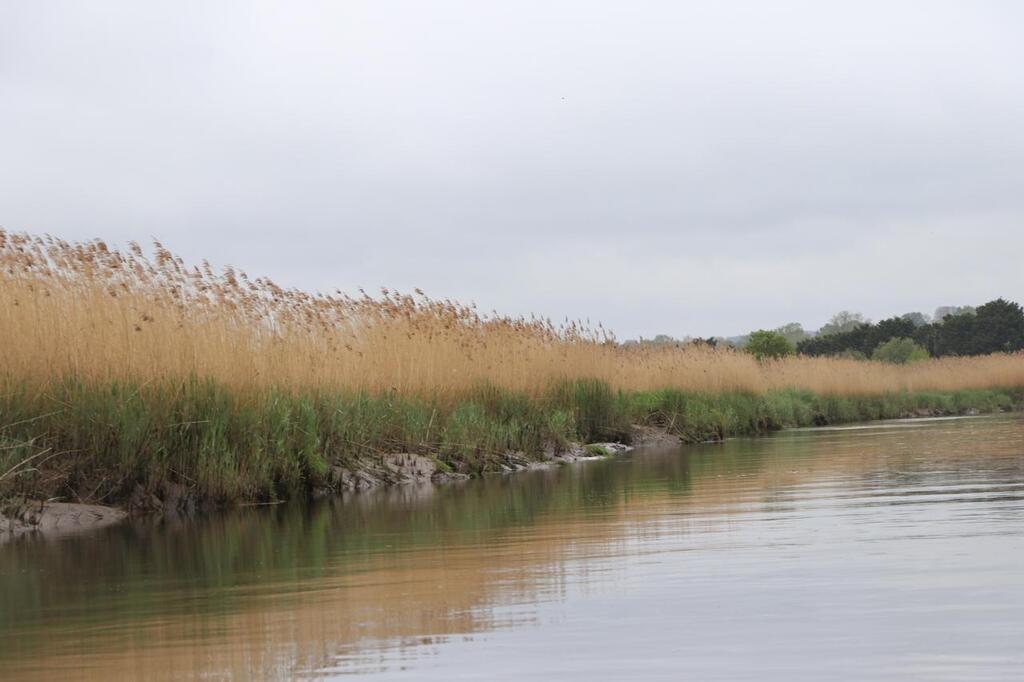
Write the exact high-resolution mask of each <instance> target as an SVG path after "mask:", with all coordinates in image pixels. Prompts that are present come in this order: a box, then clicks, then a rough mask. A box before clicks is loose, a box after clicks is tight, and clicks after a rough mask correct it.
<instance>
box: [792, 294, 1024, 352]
mask: <svg viewBox="0 0 1024 682" xmlns="http://www.w3.org/2000/svg"><path fill="white" fill-rule="evenodd" d="M936 312H937V319H936V321H935V322H933V323H931V324H928V323H927V319H926V318H925V316H924V315H923V314H921V313H907V314H906V315H903V316H901V317H891V318H889V319H886V320H882V321H880V322H877V323H875V324H871V323H869V322H866V321H865V320H864V319H863V317H861V316H860V315H856V314H853V313H849V312H845V311H844V312H842V313H839V314H838V315H836V316H835V317H834V318H833V320H832V322H830V323H829V324H827V325H825V326H824V327H822V328H821V331H819V332H818V335H817V336H815V337H813V338H809V339H804V340H803V341H800V342H799V343H797V347H796V348H797V352H799V353H800V354H801V355H831V356H839V355H844V354H846V356H847V357H849V354H850V353H851V352H852V353H859V354H861V355H863V356H864V357H873V354H874V352H875V349H876V348H878V347H879V346H880V345H881V344H883V343H885V342H887V341H889V340H890V339H910V340H911V341H913V342H914V343H916V344H917V345H919V346H920V347H921V348H922V349H924V350H925V351H926V352H927V353H928V355H930V356H932V357H942V356H947V355H958V356H965V355H987V354H989V353H1012V352H1014V351H1019V350H1024V309H1022V308H1021V306H1020V305H1018V304H1017V303H1014V302H1012V301H1006V300H1004V299H1002V298H997V299H996V300H994V301H989V302H988V303H986V304H985V305H982V306H979V307H978V308H976V309H975V308H971V307H964V308H951V307H950V308H940V309H939V310H938V311H936Z"/></svg>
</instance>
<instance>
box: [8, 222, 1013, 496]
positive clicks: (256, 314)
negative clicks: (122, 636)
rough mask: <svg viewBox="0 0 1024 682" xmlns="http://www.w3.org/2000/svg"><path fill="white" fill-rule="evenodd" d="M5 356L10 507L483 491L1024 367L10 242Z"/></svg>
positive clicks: (945, 393)
mask: <svg viewBox="0 0 1024 682" xmlns="http://www.w3.org/2000/svg"><path fill="white" fill-rule="evenodd" d="M0 349H2V353H0V500H2V499H3V498H4V496H8V497H10V496H11V495H23V496H27V497H57V498H64V499H78V500H99V501H108V502H124V501H126V500H128V499H130V498H131V499H135V498H138V497H139V496H140V494H143V495H142V496H143V497H145V496H146V495H151V494H152V493H153V492H154V491H155V492H156V493H158V494H172V493H168V492H167V491H168V490H172V489H174V488H176V487H181V486H184V487H187V488H188V489H189V490H190V491H192V492H191V493H190V496H191V497H192V498H193V499H201V500H204V501H205V500H211V501H214V502H218V503H219V502H232V501H239V500H276V499H282V498H284V497H288V496H291V495H294V494H296V493H299V492H302V491H310V490H321V489H324V488H331V487H335V486H338V485H340V479H339V477H340V476H341V473H339V471H340V470H341V469H343V468H345V467H350V466H357V465H359V463H360V462H364V461H365V459H366V458H367V457H373V456H375V455H377V454H384V453H389V452H391V453H394V452H415V453H419V454H423V455H427V456H430V457H434V458H435V459H436V460H438V462H439V465H440V466H442V467H445V466H447V467H451V468H453V469H457V470H458V471H461V472H463V473H471V474H472V473H482V472H485V471H488V470H493V469H495V468H499V467H500V466H501V465H502V462H503V461H505V460H504V459H503V458H504V457H505V456H506V455H507V453H509V452H510V451H511V452H517V453H519V454H520V456H521V455H523V454H525V455H526V456H531V457H545V456H549V455H550V454H552V452H558V451H559V450H561V449H564V448H566V447H569V446H570V443H571V442H573V441H582V442H592V441H597V440H613V439H614V440H622V441H628V440H629V439H630V436H631V433H632V425H633V424H637V423H639V424H648V425H653V426H659V427H663V428H665V429H667V430H669V431H670V432H672V433H675V434H677V435H679V436H680V437H681V438H682V439H683V440H686V441H690V442H699V441H704V440H709V439H712V440H718V439H721V438H725V437H727V436H730V435H741V434H757V433H763V432H766V431H770V430H773V429H778V428H782V427H784V426H794V425H809V424H824V423H837V422H844V421H853V420H866V419H878V418H884V417H898V416H905V415H913V414H959V413H964V412H967V411H972V410H979V411H993V410H1001V409H1007V408H1009V407H1011V406H1012V405H1013V404H1014V402H1015V401H1018V400H1019V399H1020V392H1019V389H1020V387H1024V354H1016V355H992V356H987V357H973V358H944V359H940V360H930V361H926V362H919V363H915V364H913V365H909V366H904V367H897V366H894V365H884V364H880V363H872V362H861V361H855V360H838V359H828V358H801V357H797V358H787V359H784V360H780V361H776V362H765V363H762V362H758V361H757V360H755V359H754V358H753V357H752V356H750V355H748V354H746V353H744V352H741V351H736V350H732V349H728V348H724V349H715V348H710V347H707V346H704V345H680V346H670V347H660V346H649V345H640V346H623V345H620V344H618V343H617V342H616V341H615V339H614V337H613V335H612V334H611V333H610V332H608V331H606V330H605V329H603V328H602V327H601V326H600V325H597V326H596V327H589V326H587V325H584V324H581V323H579V322H573V321H565V322H563V323H561V324H555V323H553V322H552V321H550V320H547V319H541V318H537V317H529V318H524V317H508V316H503V315H498V314H497V313H490V314H482V313H480V312H479V311H477V310H476V308H475V307H474V306H472V305H464V304H459V303H455V302H452V301H448V300H434V299H431V298H428V297H427V296H425V295H424V294H423V293H422V292H419V291H416V292H414V293H413V294H409V295H407V294H400V293H396V292H392V291H388V290H384V291H382V292H381V293H380V294H379V295H377V296H370V295H367V294H365V293H362V292H361V293H360V295H359V296H349V295H346V294H343V293H341V292H335V293H333V294H321V293H318V294H310V293H306V292H302V291H299V290H295V289H286V288H284V287H281V286H279V285H277V284H276V283H274V282H272V281H270V280H268V279H266V278H256V279H252V278H250V277H248V276H247V275H246V274H245V273H243V272H240V271H237V270H235V269H233V268H225V269H224V270H222V271H220V272H215V271H214V270H213V268H212V267H211V266H210V265H209V264H207V263H202V264H201V265H199V266H198V267H189V266H187V265H186V264H185V263H184V262H183V261H182V260H181V259H180V258H178V257H176V256H174V255H173V254H171V253H170V252H169V251H167V250H166V249H165V248H164V247H163V246H161V245H160V244H156V245H155V248H154V251H153V256H152V257H147V256H146V255H145V254H144V253H143V251H142V249H141V248H140V247H139V246H138V245H135V244H132V245H131V247H130V248H129V249H128V251H127V252H120V251H117V250H114V249H111V248H109V247H108V246H107V245H106V244H104V243H103V242H101V241H93V242H88V243H68V242H65V241H62V240H59V239H54V238H51V237H32V236H29V235H25V234H11V233H7V232H3V231H0ZM140 491H141V493H140ZM161 491H162V492H161ZM173 495H178V493H173ZM0 513H2V509H0Z"/></svg>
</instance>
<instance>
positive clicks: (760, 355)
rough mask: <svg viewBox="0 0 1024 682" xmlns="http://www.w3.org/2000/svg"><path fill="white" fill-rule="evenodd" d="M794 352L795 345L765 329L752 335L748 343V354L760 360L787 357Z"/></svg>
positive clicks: (780, 335)
mask: <svg viewBox="0 0 1024 682" xmlns="http://www.w3.org/2000/svg"><path fill="white" fill-rule="evenodd" d="M793 351H794V348H793V344H791V343H790V342H789V340H788V339H787V338H786V337H785V336H783V335H782V334H779V333H778V332H770V331H767V330H765V329H759V330H757V331H756V332H753V333H751V335H750V340H749V341H747V352H749V353H750V354H751V355H753V356H754V357H755V358H757V359H758V360H765V359H768V358H772V359H774V358H781V357H785V356H787V355H792V354H793Z"/></svg>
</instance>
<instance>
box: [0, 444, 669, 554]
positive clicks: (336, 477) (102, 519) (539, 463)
mask: <svg viewBox="0 0 1024 682" xmlns="http://www.w3.org/2000/svg"><path fill="white" fill-rule="evenodd" d="M633 442H634V443H636V444H637V445H641V446H648V447H650V446H658V445H668V444H676V445H678V444H681V443H682V441H681V440H680V439H679V437H678V436H673V435H671V434H669V433H667V432H666V431H664V430H663V429H657V428H653V427H646V426H638V427H636V430H635V432H634V434H633ZM632 449H633V446H629V445H624V444H622V443H611V442H606V443H589V444H587V445H581V444H577V443H574V444H572V445H571V446H570V447H569V448H568V449H567V450H565V451H563V452H554V451H547V452H545V453H543V454H542V456H541V457H542V458H541V459H535V458H531V457H529V456H527V455H526V453H523V452H506V453H505V454H504V455H501V456H498V457H496V458H495V459H494V461H493V462H492V466H491V470H489V471H487V472H485V474H484V475H502V474H510V473H515V472H518V471H526V470H534V469H544V468H549V467H556V466H563V465H566V464H569V463H572V462H580V461H587V460H596V459H603V458H605V457H611V456H615V455H620V454H623V453H625V452H629V451H630V450H632ZM470 478H472V475H470V474H469V473H466V472H460V471H456V470H454V469H453V468H452V467H450V466H448V465H446V464H445V463H444V462H441V461H440V460H438V459H436V458H434V457H428V456H425V455H419V454H415V453H408V452H400V453H391V454H385V455H379V456H375V457H367V458H364V459H361V460H359V461H358V462H355V463H353V464H349V465H347V466H334V467H332V468H331V471H330V472H329V474H328V476H327V484H326V485H323V486H320V487H318V488H314V489H313V490H312V491H311V494H312V496H313V497H324V496H328V495H335V494H339V493H345V492H356V491H363V490H371V489H375V488H382V487H388V486H403V485H413V484H434V485H443V484H448V483H454V482H458V481H464V480H468V479H470ZM219 506H220V505H217V504H216V503H215V502H213V501H210V500H202V499H200V498H199V497H198V496H197V495H196V494H195V492H194V491H191V490H189V489H188V488H187V487H185V486H183V485H180V484H177V483H170V482H168V483H165V484H163V485H162V486H161V487H160V488H159V489H157V490H146V489H144V488H143V487H142V486H136V488H135V490H134V491H133V492H132V494H131V495H130V496H129V498H128V500H127V502H126V504H125V505H124V508H123V509H121V508H116V507H111V506H106V505H99V504H79V503H70V502H42V501H11V502H8V503H7V504H6V505H3V506H0V542H3V541H4V540H9V539H12V538H16V537H19V536H25V535H29V534H34V535H41V536H45V537H59V536H67V535H72V534H75V533H81V532H86V531H90V530H96V529H99V528H104V527H107V526H111V525H114V524H116V523H119V522H121V521H123V520H124V519H126V518H128V517H129V516H151V517H155V518H160V517H163V518H166V519H168V520H176V519H180V518H187V517H190V516H194V515H195V514H198V513H205V512H211V511H214V510H216V509H217V508H218V507H219Z"/></svg>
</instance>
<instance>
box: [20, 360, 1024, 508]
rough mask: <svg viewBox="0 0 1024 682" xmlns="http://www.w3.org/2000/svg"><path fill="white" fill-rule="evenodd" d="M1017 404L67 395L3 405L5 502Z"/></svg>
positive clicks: (277, 489) (230, 484) (459, 466)
mask: <svg viewBox="0 0 1024 682" xmlns="http://www.w3.org/2000/svg"><path fill="white" fill-rule="evenodd" d="M1019 397H1020V396H1019V395H1017V394H1014V393H1011V392H1007V391H1002V390H972V391H958V392H953V393H940V392H928V393H914V394H910V393H894V394H885V395H875V396H838V395H827V396H826V395H815V394H813V393H810V392H808V391H802V390H796V389H788V390H771V391H768V392H766V393H764V394H754V393H744V392H726V393H699V392H691V391H682V390H675V389H664V390H659V391H648V392H623V391H615V390H612V389H611V388H610V387H609V386H608V385H607V384H605V383H603V382H600V381H597V380H575V381H566V382H562V383H560V384H557V385H555V386H553V387H552V388H551V389H550V390H548V391H546V392H544V393H543V394H542V396H541V397H533V396H530V395H528V394H525V393H517V392H514V391H509V390H506V389H498V388H495V387H493V386H487V385H483V386H480V387H478V388H477V389H475V390H473V391H467V392H464V393H463V394H461V395H460V396H458V397H457V398H455V399H452V398H446V399H443V400H442V399H436V400H424V399H420V398H411V397H402V396H399V395H395V394H383V395H380V394H366V393H348V394H344V393H342V394H333V393H316V392H311V393H292V392H287V391H277V390H267V391H246V392H232V391H231V390H229V389H228V388H226V387H225V386H223V385H221V384H218V383H216V382H213V381H210V380H197V379H193V380H189V381H185V382H181V383H176V384H170V383H167V384H163V385H151V384H150V385H121V384H111V385H106V386H96V385H89V384H86V383H83V382H76V381H63V382H54V383H52V384H51V385H49V386H48V387H46V389H45V390H30V389H27V388H25V387H19V386H16V385H7V386H4V387H3V390H2V391H0V414H2V415H3V424H2V425H0V444H2V445H0V476H2V478H0V496H2V495H6V496H12V495H24V496H33V497H57V498H63V499H68V500H86V501H104V502H110V503H116V502H124V501H126V500H127V499H129V497H130V496H131V495H132V494H133V492H137V491H138V490H140V489H141V490H144V491H147V492H156V493H159V492H160V491H161V490H163V489H164V487H165V486H166V485H167V484H175V485H177V486H181V487H184V488H185V489H187V490H189V491H190V492H191V494H192V495H194V496H195V498H197V499H199V500H204V501H207V502H209V503H214V504H228V503H232V502H238V501H257V500H274V499H282V498H285V497H293V496H296V495H302V494H305V493H306V492H308V491H310V490H313V489H323V488H325V487H327V488H329V487H331V486H333V485H336V483H337V480H336V478H335V473H334V470H335V467H339V466H346V465H352V464H354V463H355V462H356V461H358V460H361V459H365V458H367V457H370V458H372V457H373V455H374V454H375V453H377V454H383V453H391V452H415V453H419V454H424V455H427V456H431V457H434V458H436V459H437V460H438V461H440V462H441V463H442V468H444V469H451V470H455V471H461V472H465V473H471V474H480V473H483V472H486V471H489V470H493V469H495V468H497V467H498V464H499V462H500V458H501V457H502V456H503V455H504V454H505V453H507V452H509V451H517V452H521V453H523V454H525V455H526V456H528V457H532V458H537V459H540V458H542V457H544V453H545V452H547V453H552V452H558V451H562V450H564V449H565V448H567V447H568V445H569V444H570V442H572V441H580V442H584V443H586V442H592V441H595V440H619V441H626V442H628V440H629V439H630V425H631V424H646V425H652V426H659V427H663V428H665V429H667V430H668V431H670V432H671V433H674V434H677V435H679V436H680V437H681V438H682V439H683V440H685V441H687V442H701V441H708V440H720V439H723V438H726V437H728V436H738V435H755V434H761V433H765V432H768V431H772V430H776V429H780V428H783V427H787V426H805V425H812V424H831V423H839V422H849V421H858V420H868V419H880V418H893V417H900V416H909V415H921V414H961V413H964V412H967V411H969V410H978V411H994V410H1003V409H1009V408H1011V407H1012V406H1013V404H1014V402H1015V400H1017V399H1018V398H1019Z"/></svg>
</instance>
